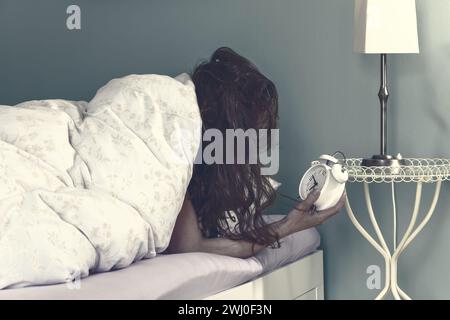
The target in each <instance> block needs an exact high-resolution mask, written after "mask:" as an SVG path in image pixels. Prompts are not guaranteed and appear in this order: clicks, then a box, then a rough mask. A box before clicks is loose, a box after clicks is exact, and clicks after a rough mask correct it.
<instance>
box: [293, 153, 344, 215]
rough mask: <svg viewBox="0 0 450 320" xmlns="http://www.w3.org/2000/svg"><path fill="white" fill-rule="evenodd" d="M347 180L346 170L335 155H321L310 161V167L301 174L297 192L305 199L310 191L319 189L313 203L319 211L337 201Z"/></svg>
mask: <svg viewBox="0 0 450 320" xmlns="http://www.w3.org/2000/svg"><path fill="white" fill-rule="evenodd" d="M347 180H348V172H347V170H346V169H345V168H344V167H343V166H342V165H341V164H340V163H339V161H338V160H337V159H336V158H335V157H333V156H330V155H321V156H320V157H319V160H316V161H313V162H311V167H310V168H309V169H308V170H307V171H306V172H305V174H304V175H303V177H302V179H301V181H300V185H299V187H298V193H299V196H300V198H301V199H302V200H305V199H306V197H307V196H308V195H309V194H310V193H311V192H312V191H314V190H319V191H320V196H319V198H318V199H317V201H316V202H315V203H314V205H315V206H316V209H317V210H319V211H321V210H325V209H328V208H330V207H332V206H334V205H335V204H336V203H338V201H339V199H340V198H341V196H342V194H343V193H344V190H345V183H346V182H347Z"/></svg>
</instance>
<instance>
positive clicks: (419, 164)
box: [343, 158, 450, 183]
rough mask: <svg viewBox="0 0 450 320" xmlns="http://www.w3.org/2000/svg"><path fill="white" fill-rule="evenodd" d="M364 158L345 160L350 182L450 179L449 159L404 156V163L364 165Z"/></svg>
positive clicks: (344, 163)
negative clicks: (394, 165)
mask: <svg viewBox="0 0 450 320" xmlns="http://www.w3.org/2000/svg"><path fill="white" fill-rule="evenodd" d="M362 160H363V159H362V158H351V159H345V160H343V165H344V167H345V168H346V169H347V170H348V175H349V180H348V182H365V183H391V182H425V183H432V182H437V181H445V180H450V160H449V159H437V158H436V159H431V158H430V159H427V158H403V160H404V163H405V164H404V165H401V166H398V167H389V166H374V167H366V166H362V165H361V163H362Z"/></svg>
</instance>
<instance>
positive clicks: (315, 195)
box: [297, 190, 320, 211]
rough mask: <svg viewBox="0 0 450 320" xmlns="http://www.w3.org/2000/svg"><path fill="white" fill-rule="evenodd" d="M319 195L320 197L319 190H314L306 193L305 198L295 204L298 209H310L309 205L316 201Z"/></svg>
mask: <svg viewBox="0 0 450 320" xmlns="http://www.w3.org/2000/svg"><path fill="white" fill-rule="evenodd" d="M319 197H320V191H319V190H314V191H313V192H311V193H310V194H308V196H307V197H306V199H305V200H303V201H302V202H301V203H300V204H299V205H298V206H297V208H298V209H300V210H305V211H309V209H311V207H312V206H313V205H314V203H315V202H316V201H317V199H319Z"/></svg>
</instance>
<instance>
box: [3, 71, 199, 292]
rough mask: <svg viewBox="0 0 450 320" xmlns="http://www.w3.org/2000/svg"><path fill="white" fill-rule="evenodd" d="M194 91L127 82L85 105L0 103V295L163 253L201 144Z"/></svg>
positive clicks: (169, 81) (148, 79) (155, 81)
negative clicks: (1, 290) (7, 289)
mask: <svg viewBox="0 0 450 320" xmlns="http://www.w3.org/2000/svg"><path fill="white" fill-rule="evenodd" d="M200 130H201V119H200V114H199V110H198V106H197V101H196V96H195V89H194V86H193V83H192V82H191V81H190V79H189V77H188V76H187V75H186V74H183V75H181V76H179V77H177V78H170V77H166V76H160V75H131V76H127V77H124V78H121V79H115V80H112V81H110V82H109V83H108V84H107V85H106V86H104V87H103V88H101V89H100V90H99V91H98V92H97V94H96V96H95V97H94V99H93V100H92V101H90V102H89V103H87V102H70V101H65V100H43V101H30V102H25V103H22V104H19V105H17V106H14V107H9V106H0V289H2V288H9V287H22V286H27V285H36V284H52V283H60V282H66V281H72V280H74V279H76V278H79V277H85V276H87V275H88V274H89V273H90V272H93V271H107V270H111V269H114V268H123V267H126V266H128V265H130V264H131V263H132V262H134V261H137V260H140V259H143V258H151V257H153V256H155V255H156V253H158V252H161V251H163V250H164V249H165V248H166V247H167V245H168V242H169V240H170V236H171V233H172V229H173V226H174V223H175V220H176V217H177V214H178V212H179V210H180V208H181V205H182V202H183V198H184V195H185V192H186V189H187V186H188V183H189V180H190V178H191V175H192V168H193V162H194V159H195V155H196V153H197V149H198V147H199V142H200Z"/></svg>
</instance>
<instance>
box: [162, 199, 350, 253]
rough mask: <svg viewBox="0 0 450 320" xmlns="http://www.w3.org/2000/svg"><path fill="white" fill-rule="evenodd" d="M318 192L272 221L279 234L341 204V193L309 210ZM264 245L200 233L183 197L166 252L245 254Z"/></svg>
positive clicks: (314, 220) (313, 220)
mask: <svg viewBox="0 0 450 320" xmlns="http://www.w3.org/2000/svg"><path fill="white" fill-rule="evenodd" d="M319 195H320V192H317V193H311V194H310V195H309V196H308V198H307V199H306V200H305V201H303V202H301V203H300V204H298V205H297V206H296V207H295V208H294V209H293V210H292V211H291V212H290V213H289V214H288V215H286V217H284V218H283V219H281V220H280V221H277V222H274V223H272V224H271V226H272V227H273V230H274V231H275V232H276V233H277V234H278V236H279V238H284V237H286V236H288V235H290V234H292V233H295V232H298V231H301V230H305V229H308V228H311V227H314V226H317V225H319V224H321V223H323V222H324V221H325V220H327V219H328V218H330V217H331V216H333V215H335V214H336V213H337V212H339V210H340V209H341V208H342V207H343V205H344V196H343V197H342V198H341V200H340V201H339V202H338V204H336V205H335V206H334V207H332V208H329V209H327V210H324V211H321V212H320V213H316V214H312V211H311V208H312V206H313V204H314V202H316V200H317V198H318V197H319ZM265 247H266V246H265V245H260V244H255V243H252V242H248V241H244V240H230V239H226V238H214V239H208V238H204V237H203V236H202V233H201V230H200V228H199V225H198V221H197V215H196V213H195V210H194V207H193V206H192V203H191V201H190V200H189V199H188V198H187V197H186V198H185V200H184V203H183V207H182V208H181V211H180V214H179V215H178V218H177V221H176V223H175V227H174V230H173V233H172V238H171V240H170V244H169V247H168V248H167V250H166V252H168V253H182V252H209V253H216V254H221V255H226V256H231V257H237V258H247V257H251V256H253V255H254V254H255V253H257V252H258V251H260V250H261V249H263V248H265Z"/></svg>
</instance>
